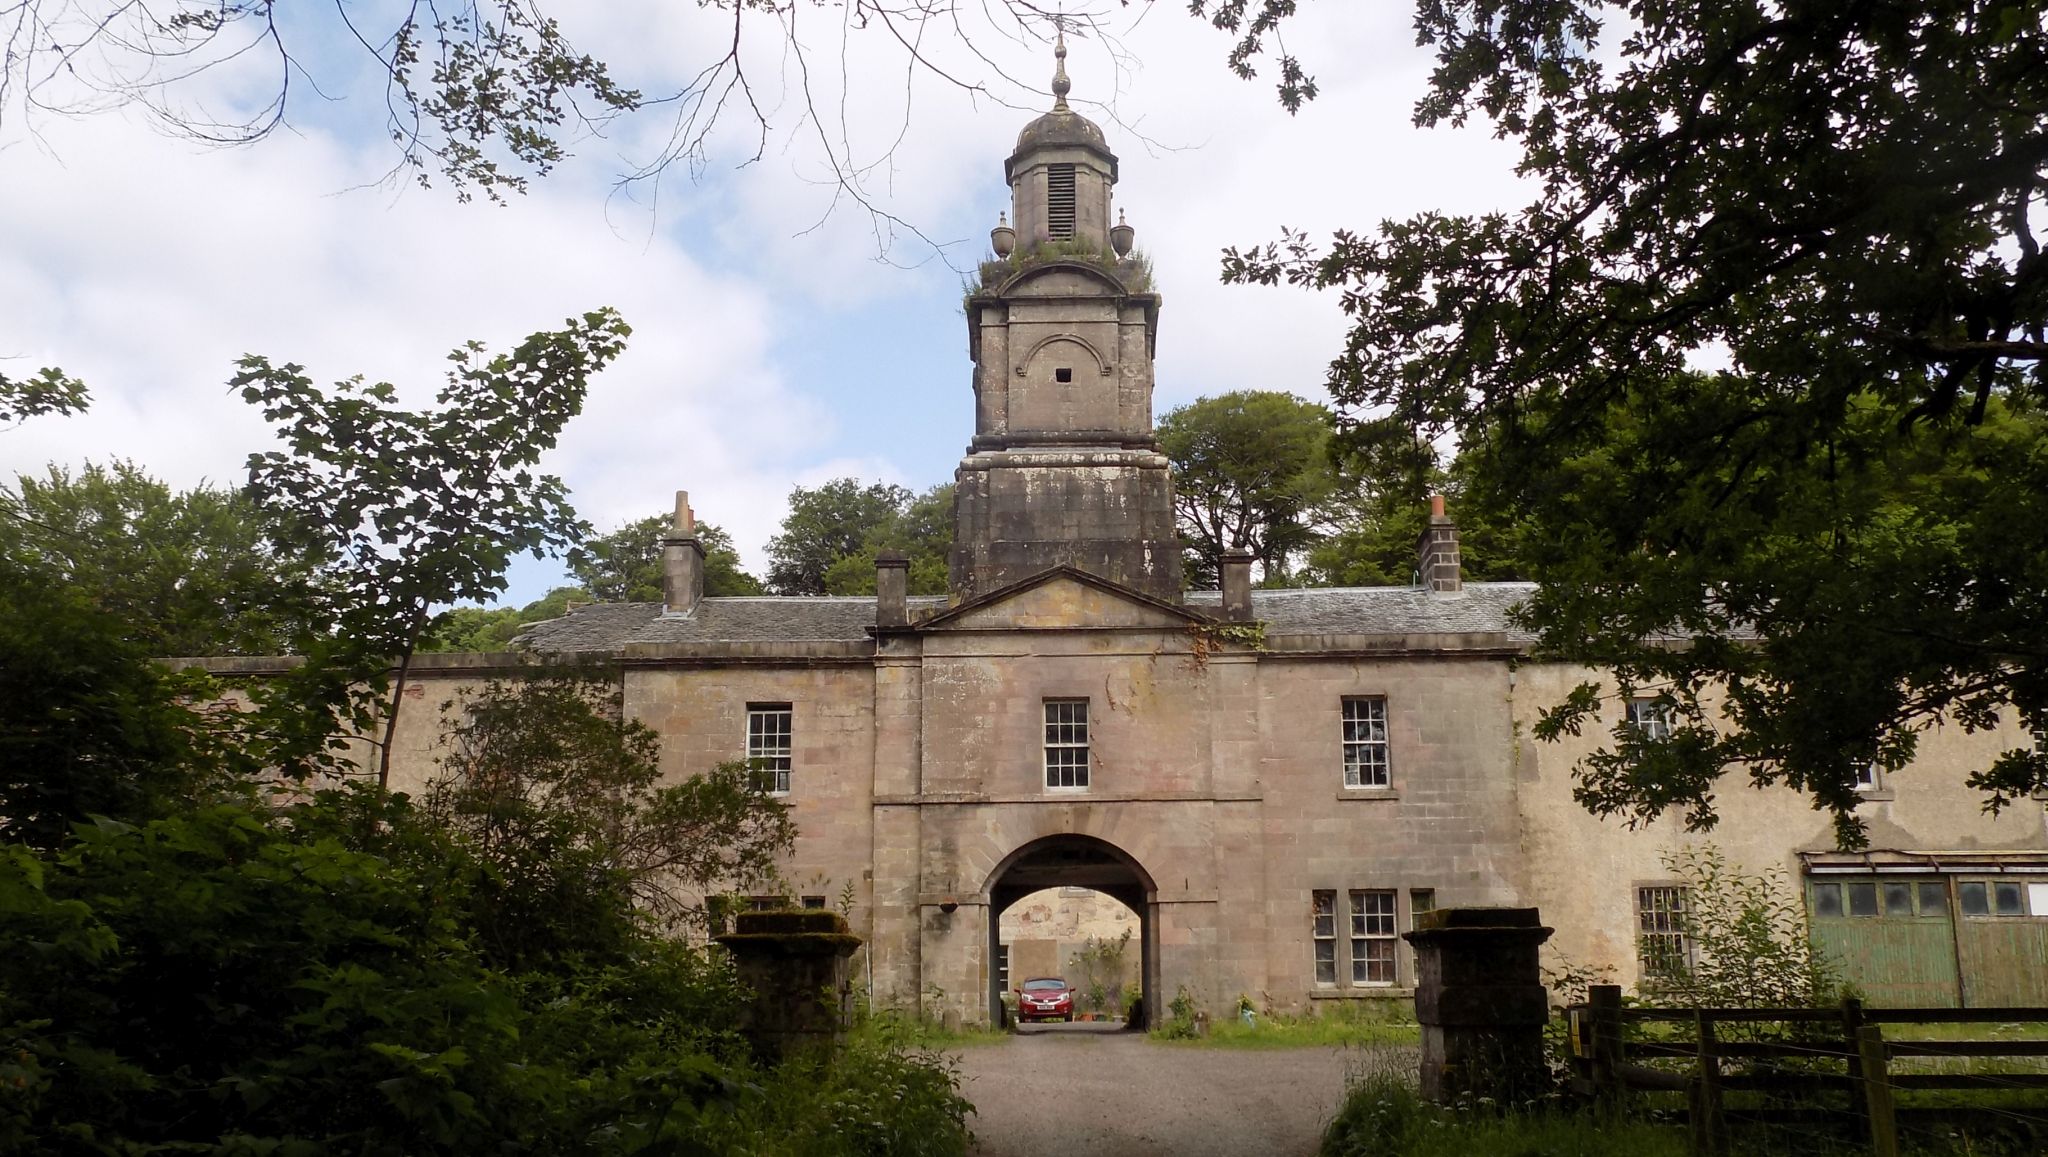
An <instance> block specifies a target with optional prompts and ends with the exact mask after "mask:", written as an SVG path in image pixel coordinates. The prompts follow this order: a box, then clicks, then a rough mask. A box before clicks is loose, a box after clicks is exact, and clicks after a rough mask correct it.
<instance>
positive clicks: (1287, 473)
mask: <svg viewBox="0 0 2048 1157" xmlns="http://www.w3.org/2000/svg"><path fill="white" fill-rule="evenodd" d="M1331 433H1332V423H1331V416H1330V412H1329V411H1328V410H1327V409H1324V408H1323V407H1322V406H1318V405H1316V404H1315V403H1313V402H1304V401H1302V400H1301V399H1299V398H1297V397H1295V396H1294V395H1292V394H1287V393H1281V392H1278V391H1274V390H1235V391H1232V392H1231V393H1227V394H1219V395H1217V396H1215V397H1210V398H1199V399H1197V400H1195V401H1193V402H1190V403H1188V404H1187V405H1185V406H1180V407H1177V408H1175V409H1172V410H1168V411H1167V412H1166V413H1165V414H1163V415H1161V416H1160V419H1159V448H1160V450H1161V451H1163V452H1164V453H1165V454H1166V457H1167V459H1168V460H1169V461H1171V462H1172V463H1173V499H1174V507H1175V513H1176V514H1177V515H1178V516H1179V520H1180V530H1181V537H1182V539H1183V541H1184V542H1186V544H1187V547H1186V549H1187V550H1188V552H1189V553H1190V555H1191V558H1190V560H1189V563H1190V569H1192V570H1194V571H1196V572H1197V573H1198V574H1202V575H1213V574H1214V573H1215V560H1216V558H1217V556H1219V555H1221V554H1223V553H1224V552H1225V551H1234V550H1241V551H1245V552H1247V553H1249V554H1250V555H1251V556H1252V558H1253V559H1255V560H1257V562H1258V563H1259V567H1260V570H1261V571H1262V572H1263V574H1264V577H1265V578H1266V580H1267V581H1269V582H1272V581H1282V582H1284V581H1285V580H1286V577H1287V575H1288V572H1289V569H1290V568H1289V559H1290V558H1292V557H1293V556H1295V555H1298V554H1300V553H1302V552H1304V551H1305V550H1307V549H1308V547H1309V546H1310V545H1311V544H1313V543H1314V542H1315V540H1316V538H1317V533H1316V525H1315V524H1316V521H1317V513H1318V510H1319V508H1320V507H1321V506H1322V504H1323V503H1324V502H1325V501H1327V500H1328V499H1329V498H1330V497H1331V495H1332V492H1333V489H1334V487H1335V482H1336V479H1335V476H1334V473H1333V472H1332V470H1331V463H1330V435H1331Z"/></svg>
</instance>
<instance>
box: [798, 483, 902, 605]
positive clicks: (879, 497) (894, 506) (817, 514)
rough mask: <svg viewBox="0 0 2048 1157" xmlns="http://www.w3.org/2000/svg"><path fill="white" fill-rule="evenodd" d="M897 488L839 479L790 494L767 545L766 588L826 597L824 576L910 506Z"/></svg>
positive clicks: (856, 552) (857, 551)
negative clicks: (786, 508) (785, 510)
mask: <svg viewBox="0 0 2048 1157" xmlns="http://www.w3.org/2000/svg"><path fill="white" fill-rule="evenodd" d="M911 497H912V496H911V493H910V491H908V490H905V489H904V488H903V487H901V486H891V485H889V484H887V483H883V482H877V483H875V484H873V485H871V486H862V485H861V484H860V482H859V480H857V479H853V478H838V479H834V480H833V481H831V482H827V483H825V484H824V485H823V486H817V487H810V488H806V487H802V486H799V487H796V488H795V489H793V490H791V491H790V492H789V514H788V516H787V517H785V518H784V519H783V520H782V533H780V534H778V535H776V536H774V537H773V538H770V539H769V540H768V585H769V587H770V588H772V589H773V590H774V591H775V593H776V594H781V595H822V594H825V593H827V590H826V585H825V574H826V572H827V571H829V570H831V569H832V565H833V564H834V563H836V562H839V561H840V560H841V559H844V558H847V557H849V556H852V555H857V554H859V553H860V552H861V550H862V548H863V547H866V546H867V545H868V538H869V536H870V535H873V534H875V533H876V532H878V531H882V530H885V529H887V528H888V527H889V526H890V525H891V524H892V523H894V522H895V521H896V519H897V518H898V517H899V516H900V515H901V514H902V512H903V509H904V507H906V506H908V505H909V504H910V500H911Z"/></svg>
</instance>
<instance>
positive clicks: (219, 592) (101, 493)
mask: <svg viewBox="0 0 2048 1157" xmlns="http://www.w3.org/2000/svg"><path fill="white" fill-rule="evenodd" d="M0 553H5V554H7V555H9V556H11V557H13V558H14V559H15V560H17V561H18V562H19V563H20V564H21V565H22V566H23V568H24V569H25V570H27V571H29V572H30V573H32V574H34V575H35V576H36V579H35V581H37V582H42V583H50V584H55V585H59V586H64V587H68V588H70V589H72V590H73V591H76V592H78V593H79V594H81V595H82V596H83V597H85V598H88V599H90V600H91V601H92V602H93V603H94V604H95V605H97V606H99V607H101V608H103V609H105V610H107V611H109V612H111V613H112V614H113V615H114V616H115V617H116V618H117V619H118V620H119V621H120V622H121V623H122V624H123V625H124V626H125V627H126V629H127V631H128V635H129V637H130V638H131V639H132V640H134V641H135V642H136V643H137V644H138V645H139V646H141V647H142V648H143V649H144V650H145V651H146V652H148V653H150V654H155V655H205V654H228V655H277V654H284V653H287V652H289V651H291V650H292V649H293V648H294V647H295V646H297V645H299V644H300V643H302V642H303V641H304V639H305V636H306V634H307V632H308V631H310V630H311V629H312V628H313V625H314V623H315V622H316V621H317V620H318V619H319V617H320V613H321V611H320V597H319V595H320V592H319V591H318V589H317V588H316V586H315V584H314V582H313V570H314V563H315V561H316V560H315V558H313V557H308V556H305V555H298V554H284V553H280V552H279V551H278V550H276V549H275V548H274V547H273V546H272V545H271V541H270V528H269V526H268V525H267V518H266V515H265V513H264V512H263V511H262V510H261V509H259V508H258V506H257V504H256V503H255V502H253V501H251V500H250V498H249V496H248V495H247V494H245V493H242V492H240V491H232V490H224V489H219V488H216V487H211V486H204V485H202V486H199V487H197V488H195V489H192V490H187V491H184V492H182V493H180V492H174V491H172V490H171V488H170V487H168V486H166V485H164V484H163V483H162V482H159V481H157V480H156V479H154V478H151V477H150V476H149V475H148V474H146V473H144V472H143V471H142V470H141V469H140V468H138V467H137V466H136V465H135V464H134V463H132V462H125V461H119V460H117V461H115V462H113V463H112V464H110V465H108V466H98V465H91V464H88V465H87V466H86V467H85V468H84V469H83V470H81V471H78V472H77V473H75V474H74V473H73V472H71V471H70V470H67V469H65V468H63V467H59V466H54V465H53V466H51V467H50V468H49V471H48V473H47V474H45V475H44V476H43V477H41V478H36V477H32V476H30V475H21V476H19V477H18V478H17V479H16V481H15V484H14V486H12V487H5V486H0Z"/></svg>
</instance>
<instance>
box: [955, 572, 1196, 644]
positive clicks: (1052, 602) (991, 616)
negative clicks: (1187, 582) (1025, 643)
mask: <svg viewBox="0 0 2048 1157" xmlns="http://www.w3.org/2000/svg"><path fill="white" fill-rule="evenodd" d="M1207 621H1208V616H1207V615H1204V614H1202V613H1201V612H1199V611H1194V610H1190V609H1188V608H1186V607H1178V606H1175V605H1173V604H1172V603H1167V602H1161V601H1160V600H1158V599H1155V598H1152V597H1151V596H1149V595H1144V594H1140V593H1139V592H1137V591H1134V590H1131V589H1130V588H1128V587H1124V586H1120V585H1118V584H1117V583H1113V582H1110V581H1109V580H1108V579H1104V578H1100V577H1097V576H1095V575H1092V574H1089V573H1087V572H1086V571H1080V570H1075V569H1073V568H1071V567H1055V568H1054V569H1052V570H1048V571H1043V572H1041V573H1039V574H1036V575H1033V576H1032V577H1030V578H1028V579H1025V580H1023V581H1022V582H1017V583H1012V584H1010V585H1009V586H1007V587H1003V588H1002V589H1000V590H994V591H990V592H989V593H988V594H985V595H982V596H981V597H980V598H977V599H973V600H970V601H968V602H965V603H962V604H960V605H959V606H957V607H953V608H951V609H950V610H947V611H945V612H943V613H941V614H938V615H936V616H934V617H932V618H930V619H927V620H925V621H924V622H922V623H920V624H918V626H919V627H921V628H922V629H925V630H949V631H1058V630H1073V629H1094V630H1101V629H1105V628H1115V629H1124V630H1159V629H1168V630H1184V629H1186V627H1187V625H1188V624H1189V623H1196V622H1207Z"/></svg>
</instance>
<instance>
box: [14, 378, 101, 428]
mask: <svg viewBox="0 0 2048 1157" xmlns="http://www.w3.org/2000/svg"><path fill="white" fill-rule="evenodd" d="M87 401H88V397H87V394H86V389H85V383H84V382H81V381H79V380H78V379H77V378H73V377H68V376H66V375H65V373H64V371H62V370H59V369H56V368H54V367H51V366H44V367H43V368H42V369H41V370H39V371H37V372H36V373H34V374H32V375H30V376H29V377H26V378H10V377H8V376H7V375H6V374H0V422H19V421H21V420H22V419H23V418H33V417H35V416H36V415H38V414H76V413H78V412H79V411H81V410H83V409H85V407H86V403H87Z"/></svg>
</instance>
